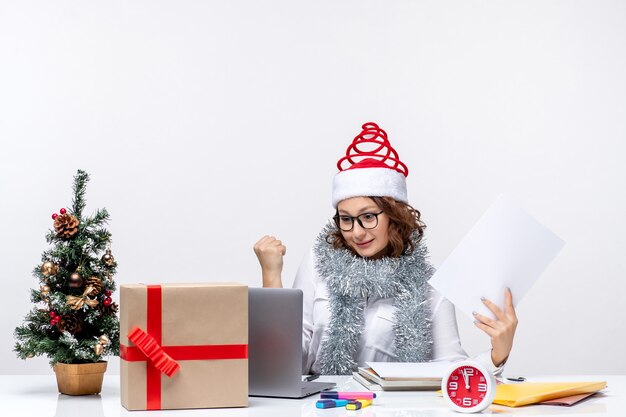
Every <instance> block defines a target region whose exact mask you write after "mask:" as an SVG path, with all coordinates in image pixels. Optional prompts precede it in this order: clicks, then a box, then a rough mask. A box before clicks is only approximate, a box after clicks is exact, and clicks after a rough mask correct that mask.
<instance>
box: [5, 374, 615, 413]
mask: <svg viewBox="0 0 626 417" xmlns="http://www.w3.org/2000/svg"><path fill="white" fill-rule="evenodd" d="M320 381H335V382H337V389H338V390H340V391H363V390H364V389H363V387H362V386H361V385H359V384H358V383H357V382H355V381H354V380H353V379H352V378H351V377H330V376H329V377H322V378H320ZM529 381H607V383H608V388H607V389H606V390H605V391H603V393H601V394H596V395H595V396H593V397H591V398H589V399H587V400H585V401H583V402H581V403H579V404H577V405H575V406H572V407H560V406H546V405H543V406H540V405H532V406H526V407H520V408H508V407H502V406H497V405H492V406H491V407H489V409H487V410H486V411H485V412H483V414H495V415H501V416H507V415H511V416H527V415H528V416H559V415H577V416H585V417H588V416H591V417H593V416H602V417H607V416H610V417H618V416H619V417H623V416H626V375H591V376H590V375H586V376H566V377H558V376H550V377H547V376H544V377H537V378H529ZM318 399H319V395H313V396H311V397H308V398H304V399H301V400H286V399H272V398H257V397H250V403H249V407H248V408H220V409H202V410H164V411H132V412H131V411H127V410H126V409H125V408H123V407H122V406H121V405H120V389H119V376H118V375H106V376H105V378H104V384H103V387H102V393H101V394H100V395H92V396H82V397H71V396H67V395H60V394H59V393H58V392H57V390H56V381H55V377H54V374H52V373H51V374H50V375H0V416H1V417H19V416H25V417H26V416H38V417H39V416H41V417H105V416H106V417H117V416H135V417H140V416H151V417H156V416H167V417H172V416H185V417H196V416H208V417H212V416H220V417H221V416H226V417H229V416H232V417H282V416H284V417H287V416H288V417H296V416H312V417H337V416H348V417H387V416H393V417H413V416H419V417H431V416H432V417H438V416H456V417H460V416H462V415H463V414H460V413H456V412H453V411H451V410H449V409H448V408H447V407H446V405H445V403H444V401H443V398H442V397H440V396H438V395H437V393H436V392H434V391H428V392H415V391H413V392H388V391H387V392H384V391H379V392H377V398H376V400H375V404H374V405H373V406H370V407H367V408H364V409H362V410H358V411H349V410H346V409H345V408H333V409H325V410H322V409H317V408H315V402H316V401H317V400H318Z"/></svg>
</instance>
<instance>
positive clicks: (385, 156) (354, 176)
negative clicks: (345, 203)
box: [332, 122, 409, 208]
mask: <svg viewBox="0 0 626 417" xmlns="http://www.w3.org/2000/svg"><path fill="white" fill-rule="evenodd" d="M346 163H347V164H348V166H347V167H345V168H344V165H346ZM337 168H338V169H339V172H338V173H337V174H336V175H335V177H334V178H333V196H332V203H333V207H334V208H337V204H339V202H340V201H342V200H345V199H347V198H352V197H391V198H393V199H395V200H398V201H402V202H404V203H407V204H408V203H409V199H408V196H407V191H406V177H407V175H409V169H408V168H407V166H406V165H405V164H404V163H403V162H402V161H400V159H399V157H398V153H397V152H396V150H395V149H393V147H392V146H391V144H390V143H389V139H387V132H385V131H384V130H382V129H381V128H380V127H378V125H377V124H376V123H372V122H369V123H365V124H364V125H363V130H362V131H361V133H359V134H358V135H357V136H356V137H355V138H354V140H353V141H352V144H350V146H348V149H347V150H346V155H345V156H344V157H342V158H341V159H340V160H339V161H338V162H337Z"/></svg>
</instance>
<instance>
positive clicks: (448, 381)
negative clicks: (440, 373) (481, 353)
mask: <svg viewBox="0 0 626 417" xmlns="http://www.w3.org/2000/svg"><path fill="white" fill-rule="evenodd" d="M481 368H482V367H481V366H480V365H478V364H476V363H471V362H468V361H466V362H464V363H460V364H458V365H457V366H455V367H453V368H452V369H451V370H450V371H449V372H448V374H447V376H446V377H445V378H444V379H443V384H442V385H443V386H442V389H443V391H444V396H445V397H446V400H448V403H449V404H450V405H451V406H452V408H454V409H456V410H457V411H462V412H476V411H481V410H484V409H485V408H487V407H488V406H489V405H490V404H491V402H492V401H493V396H494V395H495V380H494V379H493V375H491V374H490V373H488V372H486V371H485V370H483V369H481Z"/></svg>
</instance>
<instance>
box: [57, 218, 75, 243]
mask: <svg viewBox="0 0 626 417" xmlns="http://www.w3.org/2000/svg"><path fill="white" fill-rule="evenodd" d="M79 223H80V222H79V221H78V219H77V218H76V217H74V216H72V215H71V214H67V213H65V214H61V215H59V216H56V217H55V218H54V230H56V232H57V236H58V237H60V238H63V239H70V238H71V237H72V236H74V235H75V234H76V232H78V224H79Z"/></svg>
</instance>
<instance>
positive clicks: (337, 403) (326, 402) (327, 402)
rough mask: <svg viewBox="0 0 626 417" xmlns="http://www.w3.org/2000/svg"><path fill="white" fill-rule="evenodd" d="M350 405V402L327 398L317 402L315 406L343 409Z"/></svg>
mask: <svg viewBox="0 0 626 417" xmlns="http://www.w3.org/2000/svg"><path fill="white" fill-rule="evenodd" d="M345 405H348V400H333V399H330V398H325V399H323V400H317V402H316V403H315V406H316V407H317V408H335V407H343V406H345Z"/></svg>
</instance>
